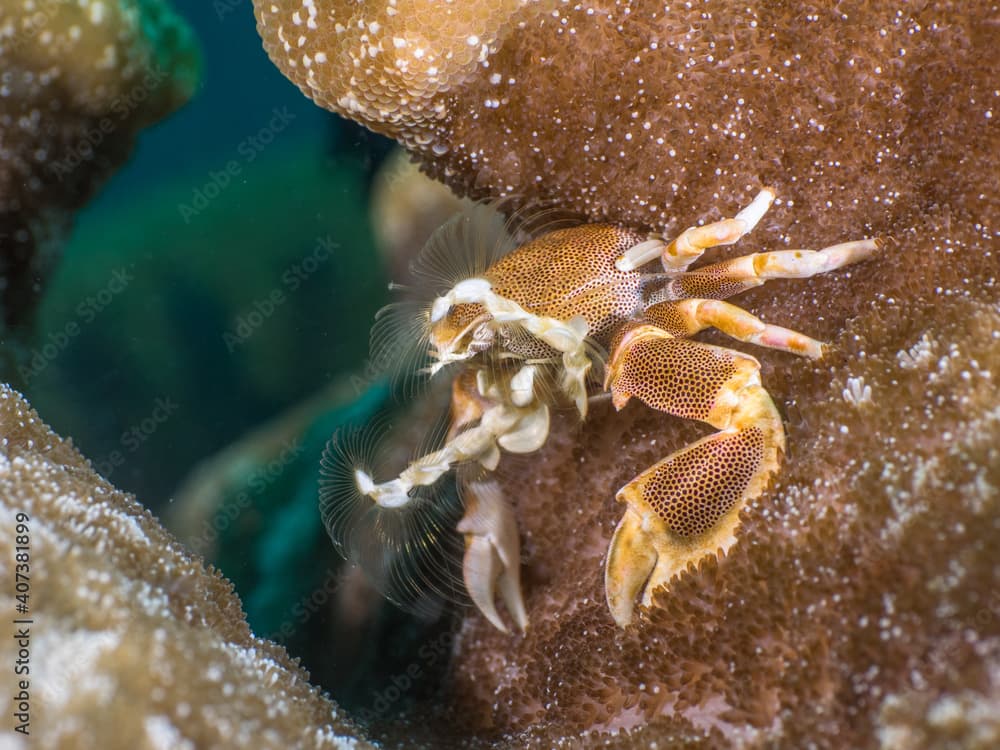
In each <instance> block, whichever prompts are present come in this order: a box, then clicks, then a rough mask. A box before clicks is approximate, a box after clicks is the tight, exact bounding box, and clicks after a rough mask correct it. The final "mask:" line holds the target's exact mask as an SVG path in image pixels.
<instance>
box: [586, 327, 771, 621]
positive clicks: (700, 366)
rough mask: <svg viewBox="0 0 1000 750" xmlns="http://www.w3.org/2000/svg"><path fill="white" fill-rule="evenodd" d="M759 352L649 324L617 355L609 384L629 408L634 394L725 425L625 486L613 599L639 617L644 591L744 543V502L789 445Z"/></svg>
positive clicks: (623, 612)
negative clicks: (740, 530)
mask: <svg viewBox="0 0 1000 750" xmlns="http://www.w3.org/2000/svg"><path fill="white" fill-rule="evenodd" d="M759 368H760V365H759V364H758V363H757V361H756V360H755V359H753V358H752V357H748V356H746V355H744V354H740V353H739V352H735V351H732V350H730V349H724V348H722V347H716V346H710V345H707V344H702V343H699V342H695V341H688V340H686V339H682V338H676V337H674V336H671V335H670V334H669V333H667V332H666V331H663V330H662V329H660V328H658V327H656V326H653V325H649V324H636V325H634V326H633V327H631V328H629V329H628V330H627V331H626V332H625V334H624V335H623V337H622V338H621V339H620V340H619V343H618V345H617V346H616V348H615V351H614V353H613V354H612V358H611V362H610V363H609V367H608V378H607V382H606V384H605V386H606V387H607V388H609V389H610V390H611V395H612V400H613V402H614V404H615V406H616V407H617V408H619V409H620V408H622V407H623V406H625V404H626V403H627V402H628V400H629V399H630V398H632V397H633V396H634V397H636V398H639V399H640V400H641V401H643V402H644V403H646V404H647V405H649V406H651V407H653V408H655V409H659V410H661V411H665V412H668V413H670V414H675V415H677V416H681V417H686V418H690V419H699V420H701V421H703V422H707V423H708V424H711V425H712V426H713V427H716V428H717V429H718V430H719V431H718V432H716V433H715V434H713V435H709V436H708V437H705V438H703V439H701V440H699V441H697V442H695V443H692V444H691V445H689V446H687V447H685V448H682V449H681V450H679V451H677V452H676V453H673V454H672V455H670V456H668V457H666V458H664V459H663V460H661V461H659V462H658V463H656V464H654V465H653V466H651V467H650V468H649V469H647V470H646V471H644V472H642V473H641V474H639V476H637V477H636V478H635V479H633V480H632V481H631V482H629V483H628V484H626V485H625V486H624V487H622V489H621V490H619V491H618V494H617V496H616V497H617V499H618V501H619V502H622V503H625V505H626V510H625V515H624V517H623V518H622V520H621V521H620V522H619V524H618V527H617V528H616V529H615V533H614V536H613V537H612V540H611V546H610V548H609V550H608V557H607V561H606V563H605V579H604V582H605V592H606V595H607V600H608V607H609V609H610V610H611V614H612V616H613V617H614V619H615V622H617V623H618V625H620V626H622V627H624V626H625V625H628V624H629V623H630V622H631V621H632V617H633V611H634V607H635V601H636V599H637V598H638V597H639V596H640V594H641V598H642V603H643V604H644V605H647V606H648V605H649V604H650V602H651V599H652V595H653V592H654V591H655V590H656V589H657V588H659V587H660V586H662V585H664V584H666V583H668V582H669V581H670V580H671V579H672V578H674V576H676V575H677V574H678V573H680V572H681V571H683V570H684V569H685V568H687V566H688V565H691V564H696V563H697V562H698V561H699V560H701V559H702V558H704V557H706V556H709V555H715V554H717V553H718V552H719V551H720V550H721V551H723V552H724V551H725V550H727V549H728V548H729V546H730V545H731V544H732V543H733V542H734V541H735V536H734V534H735V530H736V528H737V527H738V526H739V513H740V510H741V509H742V508H743V507H744V506H745V505H746V503H747V502H749V501H750V500H752V499H753V498H755V497H757V496H758V495H760V493H761V492H763V490H764V487H765V486H766V484H767V481H768V479H769V478H770V476H771V474H773V473H774V472H775V471H776V470H777V468H778V463H779V460H780V456H781V454H782V453H783V452H784V449H785V433H784V428H783V427H782V424H781V418H780V416H779V415H778V412H777V410H776V409H775V407H774V403H773V402H772V401H771V397H770V396H769V395H768V393H767V391H765V390H764V388H763V387H762V386H761V384H760V375H759Z"/></svg>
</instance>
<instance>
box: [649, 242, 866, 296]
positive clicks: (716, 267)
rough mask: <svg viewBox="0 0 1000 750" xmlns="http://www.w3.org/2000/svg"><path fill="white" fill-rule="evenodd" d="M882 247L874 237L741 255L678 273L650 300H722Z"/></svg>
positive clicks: (840, 263) (853, 259)
mask: <svg viewBox="0 0 1000 750" xmlns="http://www.w3.org/2000/svg"><path fill="white" fill-rule="evenodd" d="M884 246H885V240H883V239H880V238H874V239H867V240H854V241H852V242H842V243H840V244H838V245H831V246H830V247H827V248H824V249H823V250H776V251H774V252H770V253H753V254H751V255H743V256H740V257H739V258H732V259H730V260H725V261H722V262H721V263H713V264H711V265H708V266H704V267H702V268H699V269H697V270H694V271H689V272H687V273H682V274H678V275H677V276H675V277H674V278H672V279H670V280H669V281H668V282H667V284H666V285H665V286H664V288H663V289H662V290H660V291H658V292H656V293H655V294H654V295H653V301H656V299H657V298H660V299H668V300H678V299H686V298H690V297H708V298H712V299H725V298H726V297H732V296H733V295H735V294H739V293H740V292H745V291H746V290H747V289H753V288H754V287H757V286H761V285H762V284H764V283H765V282H766V281H769V280H771V279H804V278H808V277H810V276H815V275H817V274H820V273H827V272H829V271H835V270H837V269H838V268H843V267H844V266H849V265H852V264H854V263H860V262H861V261H863V260H866V259H868V258H870V257H871V256H872V255H873V254H874V253H875V252H876V251H877V250H879V249H881V248H882V247H884Z"/></svg>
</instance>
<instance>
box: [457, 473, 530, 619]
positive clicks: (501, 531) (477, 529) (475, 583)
mask: <svg viewBox="0 0 1000 750" xmlns="http://www.w3.org/2000/svg"><path fill="white" fill-rule="evenodd" d="M463 494H464V496H465V505H466V511H465V515H464V516H463V517H462V520H461V521H460V522H459V524H458V530H459V531H460V532H462V533H463V534H465V559H464V561H463V563H462V574H463V577H464V579H465V587H466V589H468V591H469V596H470V597H471V598H472V601H473V603H474V604H475V605H476V606H477V607H478V608H479V611H480V612H482V613H483V615H485V617H486V619H487V620H489V621H490V622H491V623H493V625H495V626H496V627H497V628H498V629H500V630H502V631H503V632H505V633H506V632H507V627H506V625H504V623H503V620H501V619H500V615H499V614H498V613H497V608H496V604H495V597H496V592H497V589H498V588H499V592H500V597H501V599H503V602H504V605H506V607H507V611H508V612H509V613H510V616H511V617H512V618H513V619H514V622H515V624H516V625H517V627H518V628H520V629H521V630H525V629H526V628H527V627H528V615H527V613H526V612H525V609H524V599H523V598H522V596H521V544H520V541H519V539H518V535H517V522H516V521H515V520H514V513H513V511H512V510H511V509H510V506H509V505H508V504H507V502H506V501H505V500H504V497H503V493H502V492H501V490H500V485H499V484H497V482H495V481H485V482H469V483H468V484H466V485H465V488H464V493H463Z"/></svg>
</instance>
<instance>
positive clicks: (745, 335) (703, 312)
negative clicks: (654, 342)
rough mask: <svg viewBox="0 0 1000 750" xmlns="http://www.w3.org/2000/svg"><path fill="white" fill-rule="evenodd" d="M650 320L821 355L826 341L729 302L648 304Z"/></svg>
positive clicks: (681, 331)
mask: <svg viewBox="0 0 1000 750" xmlns="http://www.w3.org/2000/svg"><path fill="white" fill-rule="evenodd" d="M645 317H646V320H648V321H649V322H650V323H653V324H655V325H657V326H659V327H660V328H663V329H664V330H666V331H668V332H669V333H672V334H674V335H676V336H691V335H693V334H695V333H698V331H703V330H704V329H706V328H717V329H719V330H720V331H722V332H723V333H725V334H726V335H728V336H732V337H733V338H734V339H738V340H740V341H747V342H749V343H751V344H757V345H758V346H766V347H768V348H770V349H780V350H782V351H786V352H791V353H792V354H798V355H801V356H803V357H810V358H812V359H819V358H820V357H822V356H823V344H822V343H821V342H819V341H817V340H816V339H812V338H809V337H808V336H806V335H805V334H802V333H799V332H798V331H793V330H791V329H788V328H782V327H781V326H775V325H770V324H768V323H765V322H764V321H762V320H761V319H760V318H758V317H757V316H756V315H751V314H750V313H748V312H747V311H746V310H744V309H743V308H741V307H737V306H736V305H731V304H729V303H728V302H722V301H721V300H714V299H685V300H681V301H680V302H660V303H658V304H655V305H652V306H650V307H649V308H647V310H646V313H645Z"/></svg>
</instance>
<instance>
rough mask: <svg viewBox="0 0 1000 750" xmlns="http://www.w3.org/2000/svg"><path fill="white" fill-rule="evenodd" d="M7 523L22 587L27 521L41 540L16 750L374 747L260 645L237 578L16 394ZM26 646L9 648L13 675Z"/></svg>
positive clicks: (7, 553)
mask: <svg viewBox="0 0 1000 750" xmlns="http://www.w3.org/2000/svg"><path fill="white" fill-rule="evenodd" d="M25 516H26V517H27V520H24V517H25ZM0 522H2V523H3V524H4V525H5V528H7V529H10V530H11V533H6V534H3V535H2V536H0V560H2V561H3V566H2V567H0V571H2V572H3V574H4V575H5V576H6V577H8V579H12V577H13V572H12V568H10V567H9V565H10V564H11V562H12V561H13V560H14V559H15V558H14V552H15V550H14V544H15V535H14V533H13V530H14V529H15V524H16V523H23V524H24V525H25V526H26V527H27V532H26V535H27V536H28V537H29V538H30V541H29V544H28V545H27V546H29V547H30V562H29V563H28V565H29V568H30V572H29V576H30V593H29V598H28V605H27V609H28V612H27V613H26V615H25V616H27V617H29V618H30V619H31V620H33V624H31V625H29V626H28V629H29V630H30V634H29V636H28V637H27V639H26V640H27V642H28V645H27V649H28V651H29V656H28V663H29V664H30V669H31V671H30V674H28V675H26V679H28V680H29V683H30V687H29V689H28V693H29V695H30V701H29V703H30V711H29V714H30V726H29V727H28V730H29V731H30V737H27V736H24V735H23V734H22V733H18V732H15V731H14V723H15V722H14V718H13V716H12V713H11V711H9V710H8V711H5V712H4V720H3V725H2V730H0V743H3V744H4V747H10V748H27V747H36V748H52V749H55V748H59V749H60V750H65V749H67V748H94V749H95V750H96V749H98V748H100V749H101V750H104V749H105V748H107V749H109V750H115V749H117V748H122V749H124V748H128V749H129V750H132V749H133V748H149V749H153V748H171V749H172V750H181V749H182V748H188V749H192V748H196V747H214V748H246V747H260V748H286V747H308V748H368V747H371V745H369V744H368V743H367V742H365V741H363V740H361V739H360V730H359V729H358V728H357V727H356V726H354V725H353V724H352V723H351V722H350V720H348V719H346V718H345V717H343V716H342V715H341V713H340V711H339V709H338V708H337V707H336V705H334V704H333V703H331V702H330V701H329V700H328V699H327V698H325V697H323V696H322V695H321V694H320V693H319V691H318V690H317V689H316V688H314V687H312V686H311V685H310V684H309V681H308V680H309V678H308V675H307V674H306V673H305V672H304V671H303V670H302V669H301V667H299V666H298V665H297V664H296V663H295V662H294V661H293V660H292V659H290V657H289V656H288V654H287V653H286V652H285V650H284V649H283V648H281V647H280V646H277V645H276V644H274V643H272V642H270V641H266V640H263V639H260V638H257V637H255V636H254V635H253V634H252V633H251V632H250V629H249V627H248V626H247V623H246V619H245V616H244V614H243V610H242V607H241V605H240V600H239V599H238V598H237V596H236V595H235V593H234V592H233V588H232V584H230V583H229V581H227V580H226V579H225V578H223V577H222V576H221V575H220V574H219V573H218V572H217V571H215V570H213V569H211V568H206V567H205V565H204V564H203V563H202V561H201V560H200V558H198V557H196V556H194V555H192V554H191V553H190V552H189V551H188V550H186V549H185V548H183V547H182V546H181V545H180V544H179V543H177V541H176V540H174V538H173V537H171V536H170V534H169V533H168V532H167V531H165V530H164V529H163V527H162V526H160V524H159V522H158V521H157V520H156V519H155V518H154V517H153V516H152V515H151V514H150V513H149V511H148V510H146V509H145V508H143V506H142V505H141V504H139V503H138V502H137V501H136V500H135V499H134V498H133V497H131V496H129V495H126V494H124V493H122V492H120V491H118V490H116V489H115V488H114V487H113V486H112V485H111V484H109V483H108V482H107V481H105V480H104V479H102V478H101V477H100V476H98V475H97V474H96V473H95V472H94V471H93V469H92V468H91V466H90V465H89V463H88V462H87V461H86V460H85V459H84V458H83V457H82V456H80V454H79V453H77V451H76V450H75V449H74V448H73V446H72V444H71V443H70V442H69V441H66V440H63V439H61V438H59V437H57V436H56V435H55V434H54V433H53V432H52V431H51V430H50V429H49V428H48V427H46V426H45V424H44V423H43V422H42V421H41V419H40V418H39V417H38V415H37V414H36V413H35V412H34V411H33V410H32V409H31V408H30V407H29V406H28V404H27V403H26V402H25V401H24V399H23V398H22V397H21V396H20V395H19V394H18V393H17V392H16V391H14V390H12V389H10V388H9V387H7V386H0ZM19 543H20V542H19ZM13 596H14V591H13V589H12V587H5V589H4V591H3V594H2V595H0V606H2V607H3V608H4V611H6V612H11V613H12V612H14V607H15V600H14V598H13ZM20 645H23V644H19V643H18V641H16V640H15V639H14V638H12V637H8V638H4V640H3V643H2V646H0V655H2V657H3V659H4V662H5V663H7V664H14V662H15V659H16V658H18V657H19V654H18V649H19V647H20ZM17 689H18V688H17V686H16V685H15V684H14V682H13V680H4V681H3V683H2V685H0V698H2V700H3V701H4V705H6V706H8V707H10V706H12V705H17V704H16V702H15V701H14V700H13V699H14V697H15V694H16V691H17Z"/></svg>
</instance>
